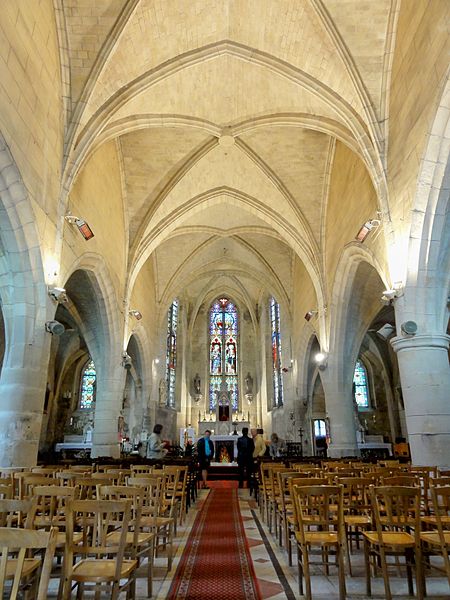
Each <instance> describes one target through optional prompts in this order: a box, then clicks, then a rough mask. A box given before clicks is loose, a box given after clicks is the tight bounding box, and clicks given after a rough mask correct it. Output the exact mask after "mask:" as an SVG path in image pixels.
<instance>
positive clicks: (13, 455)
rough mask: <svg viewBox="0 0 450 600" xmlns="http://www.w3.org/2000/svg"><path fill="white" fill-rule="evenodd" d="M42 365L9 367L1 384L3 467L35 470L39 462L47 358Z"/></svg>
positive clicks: (0, 458) (0, 456)
mask: <svg viewBox="0 0 450 600" xmlns="http://www.w3.org/2000/svg"><path fill="white" fill-rule="evenodd" d="M43 354H44V355H43V356H42V357H41V365H40V366H36V367H32V366H27V367H26V368H23V367H7V366H4V367H3V369H2V374H1V380H0V398H1V400H0V466H2V467H33V466H35V465H36V462H37V453H38V448H39V438H40V435H41V425H42V410H43V406H44V397H45V387H46V374H47V363H46V358H47V359H48V353H47V356H45V353H43Z"/></svg>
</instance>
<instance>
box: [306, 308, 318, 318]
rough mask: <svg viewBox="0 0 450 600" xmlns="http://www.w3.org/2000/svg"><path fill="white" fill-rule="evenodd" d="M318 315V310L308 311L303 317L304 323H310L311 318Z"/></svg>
mask: <svg viewBox="0 0 450 600" xmlns="http://www.w3.org/2000/svg"><path fill="white" fill-rule="evenodd" d="M318 314H319V311H318V310H308V312H307V313H306V315H305V320H306V321H311V319H312V318H313V317H315V316H316V315H318Z"/></svg>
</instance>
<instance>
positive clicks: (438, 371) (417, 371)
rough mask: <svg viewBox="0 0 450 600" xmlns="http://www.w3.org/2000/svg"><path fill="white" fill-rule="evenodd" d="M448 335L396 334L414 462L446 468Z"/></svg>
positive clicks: (449, 459)
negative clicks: (409, 335)
mask: <svg viewBox="0 0 450 600" xmlns="http://www.w3.org/2000/svg"><path fill="white" fill-rule="evenodd" d="M449 342H450V336H448V335H445V334H424V335H415V336H414V337H396V338H394V339H393V340H392V341H391V344H392V346H393V348H394V350H395V352H397V356H398V364H399V370H400V380H401V384H402V392H403V400H404V404H405V415H406V425H407V428H408V438H409V444H410V448H411V458H412V462H413V463H414V464H415V465H437V466H440V467H446V468H449V467H450V368H449V363H448V347H449Z"/></svg>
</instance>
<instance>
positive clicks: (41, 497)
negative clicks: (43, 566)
mask: <svg viewBox="0 0 450 600" xmlns="http://www.w3.org/2000/svg"><path fill="white" fill-rule="evenodd" d="M33 494H34V498H35V500H36V504H37V506H36V516H35V518H34V521H33V526H34V527H35V528H36V529H44V530H49V529H51V528H52V527H57V528H58V530H57V531H58V533H57V536H56V549H55V556H56V558H57V564H58V565H59V564H60V563H61V560H62V558H63V556H64V551H65V547H66V507H67V503H68V502H69V500H76V499H77V498H78V494H79V488H78V487H67V486H61V485H37V486H35V487H34V488H33ZM82 539H83V534H82V533H80V532H79V531H76V532H74V534H73V542H74V543H75V544H79V543H80V542H81V541H82ZM51 576H52V577H54V578H57V579H59V590H58V598H60V597H61V594H62V591H63V583H64V578H63V573H62V570H61V569H56V568H55V569H53V570H52V573H51Z"/></svg>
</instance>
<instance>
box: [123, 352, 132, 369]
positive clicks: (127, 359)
mask: <svg viewBox="0 0 450 600" xmlns="http://www.w3.org/2000/svg"><path fill="white" fill-rule="evenodd" d="M132 366H133V361H132V359H131V356H130V355H129V354H128V352H124V353H123V354H122V367H123V368H124V369H131V367H132Z"/></svg>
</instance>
